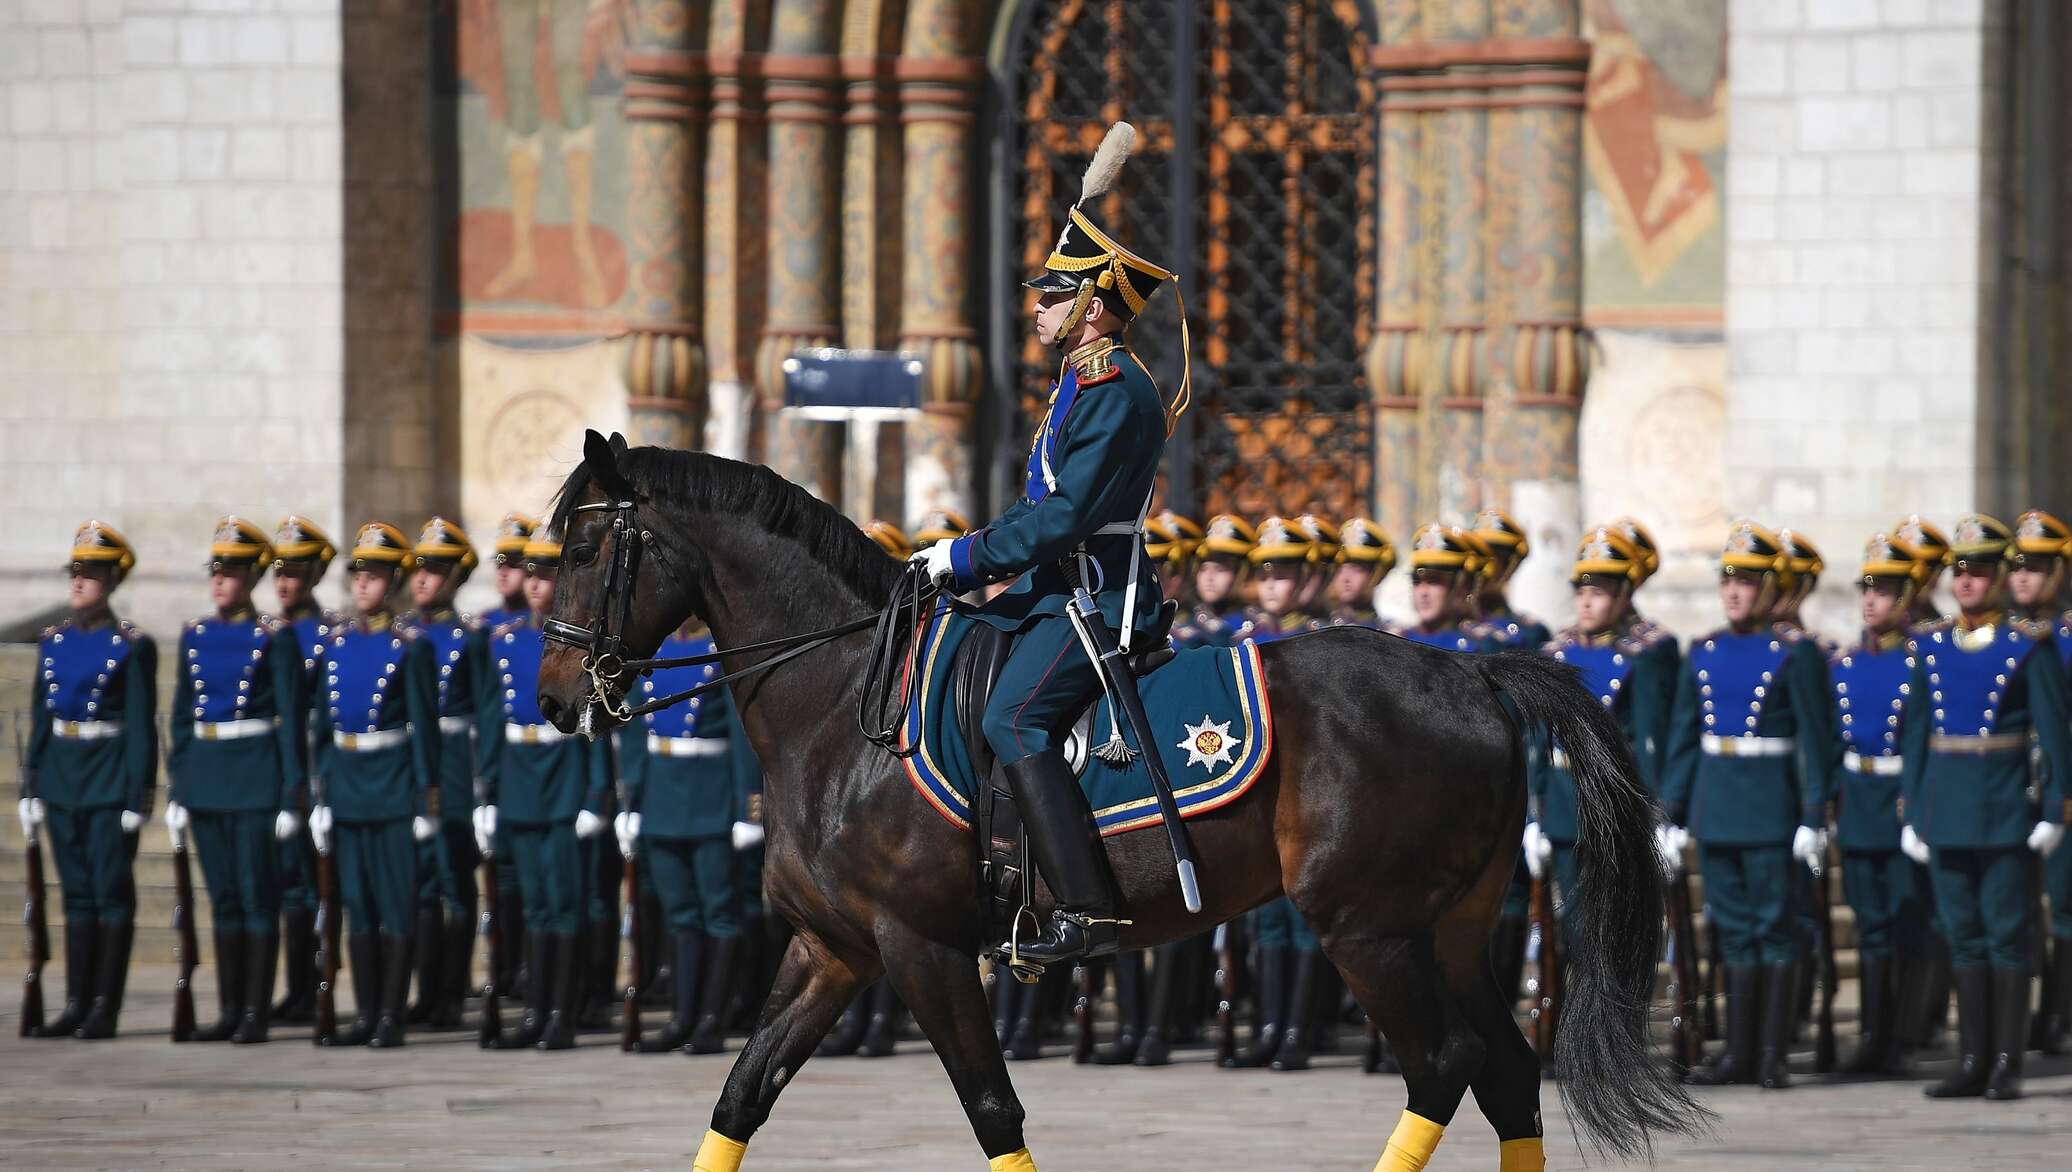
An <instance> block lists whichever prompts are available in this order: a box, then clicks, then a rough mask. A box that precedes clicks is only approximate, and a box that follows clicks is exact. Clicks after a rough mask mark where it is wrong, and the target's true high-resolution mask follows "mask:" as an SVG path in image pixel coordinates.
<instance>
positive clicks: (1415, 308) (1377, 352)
mask: <svg viewBox="0 0 2072 1172" xmlns="http://www.w3.org/2000/svg"><path fill="white" fill-rule="evenodd" d="M1418 5H1419V0H1381V4H1380V14H1379V15H1380V20H1381V37H1380V40H1379V47H1380V48H1387V47H1390V46H1399V45H1407V44H1410V43H1412V42H1414V41H1416V40H1417V38H1418V28H1419V13H1418ZM1374 65H1375V66H1376V68H1379V69H1387V68H1389V67H1390V66H1389V63H1388V62H1387V60H1386V59H1384V58H1383V57H1382V54H1381V53H1380V52H1377V53H1376V54H1375V61H1374ZM1389 82H1390V79H1388V78H1384V79H1383V82H1382V85H1381V90H1380V93H1381V152H1380V162H1379V166H1380V170H1381V194H1380V210H1379V218H1380V221H1381V225H1380V227H1381V232H1380V237H1381V258H1380V263H1379V264H1377V265H1375V276H1376V288H1375V294H1374V296H1375V306H1376V309H1375V314H1374V321H1375V329H1374V339H1373V341H1372V342H1370V343H1369V344H1368V348H1367V385H1368V386H1369V387H1370V388H1372V391H1373V394H1374V428H1375V436H1374V462H1375V468H1374V473H1375V474H1374V484H1375V502H1374V507H1375V519H1376V520H1378V521H1380V522H1381V527H1382V528H1383V529H1385V530H1387V531H1388V533H1389V536H1390V537H1391V538H1392V539H1393V540H1395V541H1398V542H1404V541H1408V540H1409V539H1410V534H1411V532H1412V531H1413V530H1414V529H1415V528H1416V526H1417V525H1418V524H1420V521H1419V519H1418V517H1419V510H1420V507H1421V505H1420V493H1419V491H1418V468H1419V444H1418V408H1419V404H1420V403H1422V401H1423V399H1424V396H1425V382H1426V379H1425V374H1426V369H1425V365H1426V364H1425V351H1426V349H1427V348H1428V347H1427V338H1426V336H1425V329H1424V295H1423V290H1424V269H1425V267H1426V263H1427V261H1428V260H1429V259H1431V258H1429V257H1428V256H1427V253H1428V252H1429V251H1430V250H1429V249H1428V248H1427V247H1426V246H1425V230H1424V215H1425V199H1424V192H1423V189H1422V187H1421V182H1422V177H1423V169H1424V167H1423V155H1424V147H1423V135H1424V116H1423V114H1422V113H1421V112H1420V111H1419V110H1418V109H1417V108H1416V107H1415V105H1414V104H1413V103H1412V100H1411V99H1412V95H1411V93H1410V92H1409V91H1405V90H1402V89H1395V88H1391V86H1390V84H1389Z"/></svg>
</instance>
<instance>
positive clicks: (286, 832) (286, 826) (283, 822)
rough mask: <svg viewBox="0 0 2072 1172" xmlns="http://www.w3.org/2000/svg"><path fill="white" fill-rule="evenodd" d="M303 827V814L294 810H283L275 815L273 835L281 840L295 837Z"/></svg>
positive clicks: (285, 840)
mask: <svg viewBox="0 0 2072 1172" xmlns="http://www.w3.org/2000/svg"><path fill="white" fill-rule="evenodd" d="M301 829H302V816H301V815H299V814H297V813H296V812H295V811H293V810H282V811H281V812H280V813H278V814H276V815H274V816H273V837H274V838H275V839H276V840H277V841H280V842H287V841H289V840H290V839H293V838H294V837H295V835H296V833H297V832H298V831H300V830H301Z"/></svg>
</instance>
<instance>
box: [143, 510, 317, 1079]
mask: <svg viewBox="0 0 2072 1172" xmlns="http://www.w3.org/2000/svg"><path fill="white" fill-rule="evenodd" d="M273 558H274V552H273V546H272V544H271V543H270V542H268V541H267V539H266V533H265V531H263V530H261V529H260V528H259V527H258V526H257V525H254V524H252V523H251V522H250V521H246V520H244V519H242V518H239V517H225V518H223V519H222V520H220V521H218V522H216V534H215V539H214V540H213V541H212V542H211V543H210V545H209V563H208V570H209V601H210V602H212V603H214V604H215V611H214V612H213V613H211V614H209V615H206V616H204V617H202V618H199V619H196V620H195V621H193V622H191V623H189V624H187V626H186V627H185V628H184V629H183V630H182V631H181V632H180V658H179V661H178V664H177V666H176V667H175V668H174V670H173V700H172V722H171V723H172V752H171V753H170V754H169V755H168V757H167V761H166V773H167V787H166V807H165V825H166V831H167V832H168V833H169V834H170V835H171V837H172V840H173V847H174V849H175V850H178V849H180V846H181V845H182V843H183V842H184V841H185V840H186V839H187V837H188V835H189V834H192V836H193V840H194V844H195V846H196V848H197V850H198V852H199V853H200V855H201V873H202V879H203V880H204V882H205V883H206V884H207V886H208V890H209V908H210V911H211V913H212V920H213V922H214V924H215V937H216V998H217V1002H218V1004H219V1005H220V1006H221V1007H222V1014H221V1016H220V1017H218V1018H217V1021H216V1024H215V1025H214V1026H212V1027H209V1028H207V1029H203V1030H198V1031H196V1032H195V1034H194V1040H195V1041H197V1042H221V1041H224V1040H226V1039H227V1040H229V1041H233V1042H264V1041H265V1040H266V1036H267V1028H268V1026H269V1024H270V1023H271V1021H272V1015H273V976H274V962H275V956H276V953H278V951H279V949H280V930H279V929H280V913H281V908H280V899H281V882H280V855H281V848H282V846H283V845H284V844H289V843H299V842H300V841H301V838H302V814H301V807H300V801H301V799H300V796H299V795H300V794H301V792H302V788H303V784H304V777H303V769H304V766H305V760H304V748H303V723H302V711H303V705H304V704H306V703H307V702H308V701H307V695H306V692H305V680H306V677H305V675H304V672H303V667H302V649H301V647H300V646H299V645H298V644H297V640H296V632H295V629H294V628H293V627H290V626H289V625H288V624H286V623H284V622H282V621H280V620H279V619H274V618H268V617H265V616H262V615H260V614H259V613H258V612H256V611H254V610H253V609H252V588H253V587H254V586H256V585H258V583H259V577H260V575H262V574H264V573H266V570H267V566H268V564H269V563H270V562H272V561H273Z"/></svg>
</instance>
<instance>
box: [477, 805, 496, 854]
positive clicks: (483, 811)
mask: <svg viewBox="0 0 2072 1172" xmlns="http://www.w3.org/2000/svg"><path fill="white" fill-rule="evenodd" d="M475 849H476V850H478V851H481V852H482V857H483V858H485V859H487V858H493V857H494V856H495V855H496V807H495V806H477V807H475Z"/></svg>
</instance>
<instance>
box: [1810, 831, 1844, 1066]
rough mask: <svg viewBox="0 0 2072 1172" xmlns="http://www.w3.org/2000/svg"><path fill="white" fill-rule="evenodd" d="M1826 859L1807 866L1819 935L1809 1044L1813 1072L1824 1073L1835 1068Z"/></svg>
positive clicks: (1832, 941) (1831, 932)
mask: <svg viewBox="0 0 2072 1172" xmlns="http://www.w3.org/2000/svg"><path fill="white" fill-rule="evenodd" d="M1826 863H1827V860H1826V859H1825V858H1814V859H1812V860H1810V861H1809V862H1808V863H1807V866H1808V867H1810V868H1811V869H1812V871H1813V886H1814V888H1815V890H1814V892H1813V920H1814V924H1815V926H1816V928H1817V929H1818V930H1819V932H1820V957H1819V965H1820V1013H1819V1018H1818V1023H1819V1024H1818V1027H1817V1028H1818V1033H1817V1034H1816V1035H1815V1038H1814V1044H1813V1069H1814V1070H1816V1071H1818V1072H1819V1073H1821V1074H1826V1073H1828V1072H1829V1071H1832V1070H1833V1069H1834V1068H1835V982H1836V980H1837V976H1836V972H1835V917H1834V904H1833V899H1832V893H1831V892H1830V891H1829V889H1828V884H1827V866H1826Z"/></svg>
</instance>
